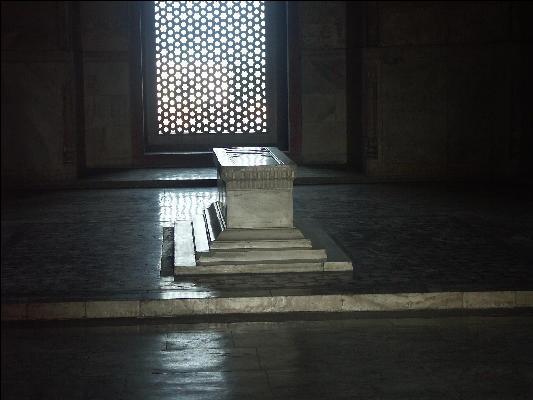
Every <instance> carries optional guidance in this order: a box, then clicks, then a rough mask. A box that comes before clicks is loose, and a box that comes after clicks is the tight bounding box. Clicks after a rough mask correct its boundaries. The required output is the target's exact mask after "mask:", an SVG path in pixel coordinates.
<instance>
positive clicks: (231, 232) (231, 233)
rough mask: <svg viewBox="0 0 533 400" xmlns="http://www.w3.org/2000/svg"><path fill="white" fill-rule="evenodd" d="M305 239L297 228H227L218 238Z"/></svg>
mask: <svg viewBox="0 0 533 400" xmlns="http://www.w3.org/2000/svg"><path fill="white" fill-rule="evenodd" d="M292 239H305V238H304V235H303V234H302V232H301V231H300V230H299V229H296V228H266V229H229V228H228V229H225V230H223V231H222V232H220V234H219V235H218V236H217V240H292Z"/></svg>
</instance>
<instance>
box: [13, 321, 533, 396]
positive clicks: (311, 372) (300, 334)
mask: <svg viewBox="0 0 533 400" xmlns="http://www.w3.org/2000/svg"><path fill="white" fill-rule="evenodd" d="M532 335H533V317H532V316H531V315H523V314H522V315H500V316H493V315H490V316H488V315H485V316H483V315H481V316H479V315H478V316H475V315H470V316H461V317H457V316H453V315H447V316H430V317H428V316H425V317H418V316H417V317H413V316H412V315H411V314H409V317H406V314H405V313H404V314H402V315H401V316H399V315H396V316H395V315H394V314H385V315H381V316H380V317H377V318H376V317H372V318H365V317H362V316H361V315H360V314H358V315H357V317H354V316H346V315H343V318H340V317H339V316H338V315H334V316H332V315H331V314H327V315H325V316H324V315H323V317H320V316H318V317H316V318H309V317H307V318H306V319H304V320H283V319H280V317H279V316H276V317H275V319H273V320H271V321H269V322H249V321H229V322H210V323H193V324H190V323H189V324H183V323H175V322H169V321H157V322H155V323H152V324H146V323H145V324H143V325H137V324H120V325H119V324H115V325H107V326H103V325H81V324H77V325H76V324H66V323H57V322H56V323H54V324H30V325H23V326H21V325H15V326H8V327H3V328H2V399H3V400H10V399H17V400H18V399H70V400H76V399H113V400H116V399H128V400H130V399H142V400H147V399H158V400H161V399H183V400H192V399H241V398H242V399H382V400H383V399H394V400H398V399H432V400H434V399H446V400H449V399H479V400H481V399H482V400H492V399H494V400H496V399H498V400H506V399H524V400H525V399H531V398H532V397H533V375H532V373H531V371H532V370H533V364H532V360H533V346H531V337H532Z"/></svg>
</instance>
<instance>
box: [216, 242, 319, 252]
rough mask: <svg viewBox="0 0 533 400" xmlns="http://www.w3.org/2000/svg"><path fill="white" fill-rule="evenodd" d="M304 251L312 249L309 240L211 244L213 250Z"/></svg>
mask: <svg viewBox="0 0 533 400" xmlns="http://www.w3.org/2000/svg"><path fill="white" fill-rule="evenodd" d="M288 248H292V249H306V248H312V244H311V241H310V240H309V239H289V240H234V241H229V240H226V241H224V240H216V241H214V242H212V243H211V249H213V250H228V249H229V250H231V249H288Z"/></svg>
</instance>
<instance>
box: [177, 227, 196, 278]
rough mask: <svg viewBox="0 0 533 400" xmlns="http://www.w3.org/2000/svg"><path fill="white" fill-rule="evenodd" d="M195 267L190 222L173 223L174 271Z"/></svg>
mask: <svg viewBox="0 0 533 400" xmlns="http://www.w3.org/2000/svg"><path fill="white" fill-rule="evenodd" d="M195 265H196V260H195V257H194V236H193V230H192V222H191V221H176V222H175V223H174V269H175V267H194V266H195Z"/></svg>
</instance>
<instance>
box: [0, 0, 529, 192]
mask: <svg viewBox="0 0 533 400" xmlns="http://www.w3.org/2000/svg"><path fill="white" fill-rule="evenodd" d="M135 4H136V3H132V2H79V3H78V2H3V3H2V59H1V62H2V128H1V129H2V132H1V136H2V179H3V180H15V181H17V182H19V183H20V182H22V183H24V182H58V181H68V180H71V179H75V178H76V176H77V174H78V173H79V172H80V170H81V169H83V168H84V167H89V168H95V167H96V168H98V167H130V166H133V165H134V164H135V158H134V157H135V152H136V148H135V143H136V142H135V140H136V139H135V138H134V135H133V132H134V131H136V130H137V131H138V128H139V127H137V126H135V125H136V122H135V121H139V120H141V119H140V118H135V117H136V115H134V114H136V113H138V110H137V109H136V108H135V107H132V103H135V101H132V99H136V98H137V97H136V96H137V95H138V94H137V93H132V87H133V88H135V87H139V85H137V86H135V85H132V82H131V81H132V80H133V79H136V78H135V77H136V76H137V75H136V71H135V62H134V61H135V60H134V59H133V57H135V55H136V54H138V49H137V48H136V46H137V43H138V41H136V40H135V38H134V37H132V32H134V31H135V30H134V29H132V24H134V23H135V18H132V10H133V9H134V8H135V7H136V5H135ZM297 10H298V13H299V23H300V35H299V38H298V40H299V44H300V52H301V59H300V61H301V67H300V68H301V73H300V74H299V76H300V79H301V84H300V90H301V102H302V111H301V115H302V121H301V126H302V128H301V130H302V133H301V134H302V143H301V153H302V154H301V156H302V161H304V162H306V163H321V164H331V163H344V162H346V161H348V162H351V163H353V164H354V165H355V167H356V168H357V167H358V166H359V167H360V168H364V169H365V171H366V172H367V173H368V174H370V175H404V176H428V177H442V176H452V177H453V176H460V177H468V176H479V175H483V176H504V177H505V176H516V175H517V174H519V173H521V172H523V171H524V170H525V169H526V168H527V167H528V166H529V165H530V164H529V162H530V161H529V160H531V158H532V157H531V148H532V143H531V135H530V133H531V132H532V123H531V114H532V113H531V112H530V110H531V109H530V108H529V104H530V102H529V101H528V100H529V98H530V97H531V95H530V93H531V87H532V85H531V72H530V71H531V70H532V68H531V64H528V63H529V57H528V56H529V54H530V53H531V36H530V31H531V30H530V28H529V26H530V25H531V18H530V16H531V6H530V5H529V4H528V3H527V2H475V3H473V2H344V1H339V2H298V7H297ZM132 110H134V111H132ZM132 143H133V144H132ZM80 167H81V168H80Z"/></svg>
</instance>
